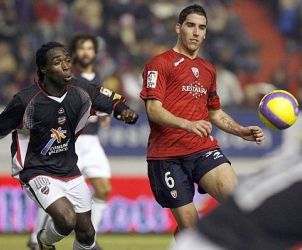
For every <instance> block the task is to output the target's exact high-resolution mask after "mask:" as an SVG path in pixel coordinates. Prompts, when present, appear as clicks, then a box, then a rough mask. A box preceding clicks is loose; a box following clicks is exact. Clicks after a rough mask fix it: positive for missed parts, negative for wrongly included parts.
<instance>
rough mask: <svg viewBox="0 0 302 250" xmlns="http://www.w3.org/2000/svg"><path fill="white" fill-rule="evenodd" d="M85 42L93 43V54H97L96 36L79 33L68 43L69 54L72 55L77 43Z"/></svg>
mask: <svg viewBox="0 0 302 250" xmlns="http://www.w3.org/2000/svg"><path fill="white" fill-rule="evenodd" d="M85 41H91V42H92V43H93V47H94V51H95V53H97V52H98V49H99V45H98V40H97V38H96V36H94V35H92V34H90V33H82V32H80V33H76V34H75V35H74V36H73V37H72V39H71V41H70V53H71V54H74V53H75V51H76V49H77V46H78V43H79V42H81V43H83V42H85Z"/></svg>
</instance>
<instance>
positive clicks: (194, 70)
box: [191, 67, 199, 78]
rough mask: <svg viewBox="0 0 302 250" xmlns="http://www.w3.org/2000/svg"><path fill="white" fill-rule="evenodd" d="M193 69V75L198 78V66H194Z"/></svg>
mask: <svg viewBox="0 0 302 250" xmlns="http://www.w3.org/2000/svg"><path fill="white" fill-rule="evenodd" d="M191 69H192V72H193V75H194V76H195V77H196V78H198V77H199V70H198V68H196V67H192V68H191Z"/></svg>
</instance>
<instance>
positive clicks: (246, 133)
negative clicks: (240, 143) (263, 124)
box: [241, 126, 265, 144]
mask: <svg viewBox="0 0 302 250" xmlns="http://www.w3.org/2000/svg"><path fill="white" fill-rule="evenodd" d="M241 138H243V139H244V140H247V141H255V142H256V143H257V144H261V143H262V142H263V140H264V139H265V136H264V133H263V130H262V129H261V128H260V127H258V126H249V127H243V128H242V131H241Z"/></svg>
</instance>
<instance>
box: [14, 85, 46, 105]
mask: <svg viewBox="0 0 302 250" xmlns="http://www.w3.org/2000/svg"><path fill="white" fill-rule="evenodd" d="M39 92H40V88H39V87H38V85H37V84H31V85H30V86H28V87H26V88H24V89H22V90H20V91H19V92H18V93H17V94H16V95H15V96H17V97H18V98H19V99H20V100H21V101H22V103H24V104H26V103H29V102H30V100H31V99H32V98H33V97H34V96H36V95H37V94H38V93H39Z"/></svg>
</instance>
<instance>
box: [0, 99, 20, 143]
mask: <svg viewBox="0 0 302 250" xmlns="http://www.w3.org/2000/svg"><path fill="white" fill-rule="evenodd" d="M24 110H25V108H24V105H23V104H22V102H21V100H20V98H19V97H18V96H14V98H13V99H12V100H11V101H10V103H9V104H8V105H7V106H6V108H5V109H4V111H3V112H2V113H1V114H0V139H1V138H3V137H5V136H6V135H8V134H9V133H10V132H12V131H13V130H14V129H16V128H17V127H18V126H19V125H20V124H21V123H22V119H23V114H24Z"/></svg>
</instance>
